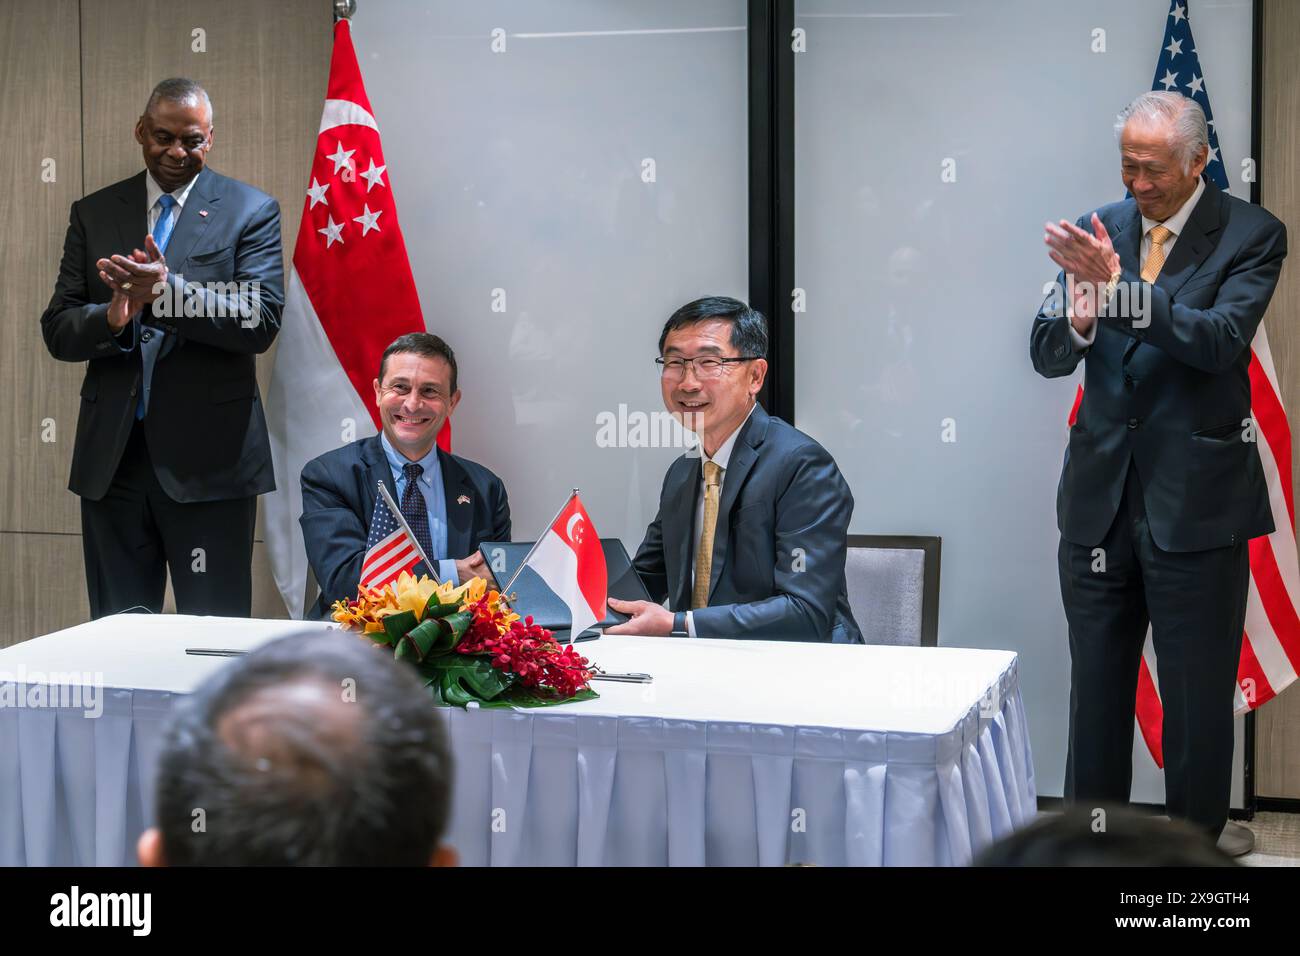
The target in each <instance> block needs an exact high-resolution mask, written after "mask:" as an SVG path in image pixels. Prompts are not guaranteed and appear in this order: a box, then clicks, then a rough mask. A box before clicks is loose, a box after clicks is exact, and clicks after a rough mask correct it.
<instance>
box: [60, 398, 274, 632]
mask: <svg viewBox="0 0 1300 956" xmlns="http://www.w3.org/2000/svg"><path fill="white" fill-rule="evenodd" d="M256 515H257V498H256V497H247V498H234V499H231V500H229V501H200V502H190V503H186V504H182V503H180V502H177V501H173V500H172V499H171V498H170V497H168V495H167V493H166V492H164V491H163V490H162V487H161V486H160V485H159V484H158V478H157V476H156V475H155V474H154V470H153V462H152V461H150V459H149V447H148V443H147V442H146V441H145V437H144V429H143V427H142V426H141V425H140V423H138V422H137V423H136V425H135V427H134V428H133V429H132V430H131V438H130V440H129V441H128V442H127V446H126V451H125V452H123V454H122V461H121V463H120V464H119V465H118V467H117V474H116V475H114V476H113V483H112V485H111V486H109V489H108V493H107V494H105V495H104V497H103V498H102V499H100V500H99V501H88V500H87V499H85V498H82V499H81V532H82V546H83V549H84V552H85V558H86V587H87V590H88V592H89V596H90V615H91V617H95V618H98V617H103V616H105V615H107V614H116V613H117V612H118V611H125V610H129V609H132V608H137V609H139V608H147V609H148V610H150V611H152V612H154V613H155V614H156V613H159V612H160V611H162V606H163V593H164V590H165V588H166V581H167V569H168V567H170V569H171V576H172V590H173V592H174V593H175V595H176V610H177V611H178V612H180V613H181V614H213V615H220V616H223V617H248V616H249V614H250V613H251V611H252V602H253V581H252V561H253V523H254V520H255V518H256Z"/></svg>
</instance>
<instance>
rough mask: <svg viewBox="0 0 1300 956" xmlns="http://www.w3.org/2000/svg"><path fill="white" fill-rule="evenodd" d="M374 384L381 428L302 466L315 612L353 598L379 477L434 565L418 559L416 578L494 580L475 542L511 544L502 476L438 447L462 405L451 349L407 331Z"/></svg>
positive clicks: (377, 498) (326, 611)
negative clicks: (316, 596) (317, 589)
mask: <svg viewBox="0 0 1300 956" xmlns="http://www.w3.org/2000/svg"><path fill="white" fill-rule="evenodd" d="M374 384H375V404H376V405H377V406H378V407H379V417H380V420H381V421H382V422H383V426H384V430H383V432H382V433H380V434H379V435H375V436H372V437H370V438H359V439H357V440H356V441H354V442H352V443H350V444H347V445H344V446H343V447H342V448H336V449H334V450H333V451H330V452H326V453H325V454H323V455H321V456H320V457H319V458H315V459H313V460H311V461H309V462H307V465H306V467H304V468H303V470H302V518H301V519H300V523H301V524H302V536H303V542H304V544H305V545H306V548H307V560H308V562H309V563H310V564H311V569H312V572H313V573H314V574H315V575H316V581H317V583H319V584H320V588H321V595H320V601H319V602H318V603H317V605H316V615H317V617H326V616H327V615H328V614H329V609H330V606H331V605H332V604H333V603H334V602H335V601H336V600H339V599H340V598H352V597H355V596H356V593H357V584H358V583H359V582H360V579H361V566H362V564H363V562H364V558H365V555H366V544H367V539H368V536H369V532H370V522H371V520H372V519H373V518H374V516H375V504H376V502H378V501H382V500H383V499H382V498H380V496H379V490H378V487H379V482H381V481H382V482H383V483H384V485H386V486H387V488H388V492H389V494H391V495H392V496H393V501H394V502H396V503H397V505H398V508H399V509H400V510H401V512H402V516H403V517H404V518H406V523H407V524H408V525H410V528H411V531H412V533H413V534H414V535H415V537H416V539H417V540H418V541H419V543H420V549H421V550H422V551H423V552H424V553H425V555H427V556H428V558H429V560H430V561H432V562H433V563H434V565H435V567H432V568H430V567H426V566H425V564H424V562H420V564H418V565H416V568H415V574H416V575H417V576H418V575H421V574H428V575H430V576H432V577H436V578H437V579H438V580H439V581H456V582H457V583H462V584H463V583H464V582H465V581H468V580H469V579H470V578H472V577H488V573H489V572H488V567H487V564H486V563H485V562H484V560H483V556H482V555H481V554H480V553H479V552H478V550H477V548H478V546H479V542H480V541H509V540H510V501H509V499H508V498H507V497H506V488H505V485H504V484H502V482H501V479H500V478H498V477H497V476H496V475H494V474H493V473H492V472H490V471H488V470H487V469H486V468H484V467H483V466H482V465H480V464H478V463H476V462H472V461H470V460H469V459H468V458H461V457H459V456H457V455H453V454H450V453H449V452H445V451H443V450H442V449H441V448H439V447H438V446H437V443H436V442H437V438H438V432H439V431H440V430H441V429H442V425H443V422H445V421H446V420H447V419H448V418H449V417H450V416H451V413H452V412H453V411H454V410H455V408H456V405H457V404H458V403H459V402H460V388H459V386H458V384H457V381H456V355H455V353H454V352H452V350H451V347H450V346H449V345H447V343H446V342H444V341H443V340H442V339H440V338H438V336H436V335H430V334H429V333H427V332H412V333H410V334H408V335H403V336H401V337H399V338H397V339H395V340H394V341H393V344H392V345H390V346H388V348H387V349H385V350H384V356H383V358H382V359H381V360H380V363H379V378H377V379H375V383H374Z"/></svg>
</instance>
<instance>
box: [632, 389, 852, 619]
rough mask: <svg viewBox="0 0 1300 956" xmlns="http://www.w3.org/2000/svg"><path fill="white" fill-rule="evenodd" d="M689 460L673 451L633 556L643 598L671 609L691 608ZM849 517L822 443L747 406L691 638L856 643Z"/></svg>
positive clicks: (694, 490) (695, 476) (695, 483)
mask: <svg viewBox="0 0 1300 956" xmlns="http://www.w3.org/2000/svg"><path fill="white" fill-rule="evenodd" d="M701 460H702V459H701V458H700V456H699V454H698V453H696V454H693V455H689V456H688V455H683V456H682V457H680V458H678V459H677V460H676V461H675V462H673V464H672V465H671V466H670V467H669V469H668V474H667V475H666V476H664V485H663V490H662V492H661V493H660V495H659V513H658V514H657V515H655V520H654V521H653V522H652V523H651V525H650V527H649V528H647V529H646V534H645V540H644V541H642V542H641V547H640V548H639V549H638V550H637V553H636V558H635V560H634V561H633V565H634V566H635V567H636V569H637V572H638V573H639V574H640V575H641V580H642V581H643V582H644V583H645V586H646V590H647V591H649V592H650V597H651V598H652V599H653V600H655V601H663V600H664V599H665V598H667V599H668V606H669V608H670V609H671V610H673V611H685V610H689V609H690V606H691V564H692V562H693V560H694V557H695V555H694V544H693V541H694V537H693V535H694V524H695V504H696V499H697V497H698V495H699V489H700V480H701V479H700V472H701V467H700V462H701ZM852 516H853V494H852V493H851V492H850V491H849V486H848V485H847V484H846V483H845V481H844V479H843V478H842V477H841V476H840V470H839V468H838V467H836V465H835V460H834V459H833V458H831V456H830V454H829V453H828V452H827V451H826V449H824V448H822V446H821V445H819V444H817V442H815V441H813V440H812V439H811V438H809V437H808V436H807V435H805V434H804V433H803V432H801V431H799V430H798V429H796V428H793V427H792V426H790V425H787V424H786V423H785V422H783V421H781V419H779V418H773V417H770V416H769V415H768V414H767V412H765V411H763V409H762V408H761V407H758V408H755V409H754V411H753V414H751V415H750V417H749V421H747V422H746V423H745V424H744V425H743V426H741V430H740V434H739V435H738V436H737V437H736V444H735V446H734V448H733V449H732V453H731V460H730V461H729V462H728V465H727V471H726V474H725V475H724V476H723V482H722V498H721V500H720V502H719V506H718V523H717V525H716V526H715V529H714V537H713V564H712V569H711V574H710V578H709V581H710V583H709V606H708V607H705V608H700V609H699V610H697V611H695V612H694V615H693V619H694V622H695V633H696V636H698V637H737V638H769V639H772V640H780V641H831V640H833V641H835V642H836V643H854V644H857V643H861V642H862V634H861V632H860V631H859V630H858V625H857V622H856V621H854V620H853V613H852V612H851V611H850V610H849V602H848V594H847V591H846V590H845V585H844V560H845V554H846V551H847V539H846V535H847V534H848V530H849V519H850V518H851V517H852Z"/></svg>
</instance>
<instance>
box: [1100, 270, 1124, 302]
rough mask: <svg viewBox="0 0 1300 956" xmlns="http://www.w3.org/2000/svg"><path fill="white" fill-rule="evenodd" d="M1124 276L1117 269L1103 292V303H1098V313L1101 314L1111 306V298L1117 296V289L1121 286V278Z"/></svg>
mask: <svg viewBox="0 0 1300 956" xmlns="http://www.w3.org/2000/svg"><path fill="white" fill-rule="evenodd" d="M1122 274H1123V273H1122V272H1121V271H1120V270H1119V269H1116V270H1115V271H1114V272H1112V273H1111V276H1110V281H1109V282H1107V283H1106V288H1105V289H1104V290H1103V292H1102V296H1101V301H1100V302H1098V303H1097V312H1098V313H1100V312H1101V310H1102V309H1103V308H1104V307H1105V306H1107V305H1109V304H1110V300H1111V296H1113V295H1114V294H1115V289H1116V287H1117V286H1118V285H1119V277H1120V276H1121V275H1122Z"/></svg>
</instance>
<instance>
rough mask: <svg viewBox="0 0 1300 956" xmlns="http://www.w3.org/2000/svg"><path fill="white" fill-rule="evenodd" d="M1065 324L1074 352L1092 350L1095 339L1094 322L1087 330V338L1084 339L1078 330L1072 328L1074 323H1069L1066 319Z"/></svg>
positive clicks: (1095, 329)
mask: <svg viewBox="0 0 1300 956" xmlns="http://www.w3.org/2000/svg"><path fill="white" fill-rule="evenodd" d="M1065 322H1066V326H1067V327H1068V328H1069V330H1070V341H1071V342H1073V343H1074V350H1075V351H1076V352H1082V351H1083V350H1084V349H1087V348H1092V343H1093V342H1094V341H1096V339H1097V323H1096V322H1093V323H1092V328H1091V329H1089V330H1088V337H1087V338H1084V337H1083V336H1082V335H1080V334H1079V332H1078V330H1077V329H1075V327H1074V323H1073V322H1071V321H1070V320H1069V319H1066V320H1065Z"/></svg>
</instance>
